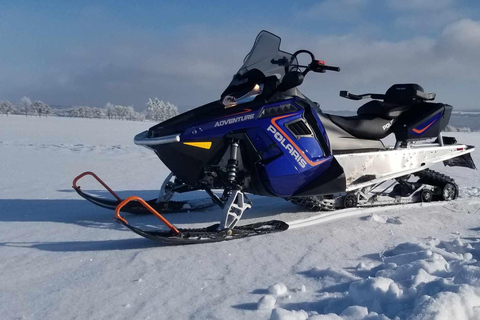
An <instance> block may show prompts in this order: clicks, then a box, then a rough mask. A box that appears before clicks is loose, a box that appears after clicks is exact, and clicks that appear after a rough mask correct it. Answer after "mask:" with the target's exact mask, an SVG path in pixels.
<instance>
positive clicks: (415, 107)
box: [73, 31, 475, 244]
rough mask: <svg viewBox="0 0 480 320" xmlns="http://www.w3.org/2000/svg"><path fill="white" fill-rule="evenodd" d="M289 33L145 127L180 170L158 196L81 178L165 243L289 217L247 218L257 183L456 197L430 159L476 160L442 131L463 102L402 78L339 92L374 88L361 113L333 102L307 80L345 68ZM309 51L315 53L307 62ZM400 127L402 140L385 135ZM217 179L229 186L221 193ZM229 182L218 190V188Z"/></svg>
mask: <svg viewBox="0 0 480 320" xmlns="http://www.w3.org/2000/svg"><path fill="white" fill-rule="evenodd" d="M280 42H281V40H280V38H279V37H278V36H276V35H274V34H272V33H270V32H267V31H262V32H260V34H258V36H257V38H256V40H255V43H254V45H253V48H252V49H251V51H250V52H249V53H248V54H247V56H246V57H245V59H244V61H243V65H242V67H241V68H240V70H239V71H238V72H237V73H236V74H235V75H234V77H233V80H232V81H231V83H230V84H229V85H228V87H227V88H226V89H225V91H224V92H223V93H222V95H221V97H220V99H219V100H217V101H214V102H211V103H208V104H206V105H203V106H201V107H198V108H196V109H193V110H190V111H188V112H185V113H183V114H180V115H178V116H176V117H174V118H171V119H169V120H166V121H164V122H162V123H159V124H157V125H155V126H153V127H151V128H150V129H149V130H147V131H144V132H142V133H139V134H138V135H136V136H135V138H134V142H135V144H137V145H140V146H145V147H147V148H149V149H151V150H153V151H154V152H155V153H156V155H157V156H158V157H159V158H160V160H161V161H162V162H163V163H164V164H165V165H166V166H167V167H168V168H169V169H170V170H171V172H172V173H171V174H170V175H169V176H168V177H167V179H166V180H165V182H164V183H163V185H162V188H161V190H160V195H159V197H158V198H157V199H153V200H150V201H143V200H142V199H140V198H139V197H130V198H127V199H125V200H123V199H121V198H120V197H118V196H117V195H116V194H115V193H114V192H113V191H112V190H111V189H110V188H109V187H108V186H107V185H106V184H105V183H103V181H101V180H100V179H99V178H98V177H97V176H94V177H96V178H97V180H99V181H100V183H102V184H103V185H104V186H105V187H106V188H107V190H109V191H110V192H111V193H112V194H113V195H114V196H115V197H116V198H117V200H116V201H111V200H107V199H103V198H97V197H94V196H92V195H89V194H87V193H84V192H83V191H82V190H81V189H80V187H79V186H77V181H78V180H79V179H80V178H81V177H82V176H84V175H86V174H90V175H92V174H93V173H84V174H82V175H80V176H78V177H77V178H76V179H75V181H74V184H73V186H74V189H75V190H76V191H77V192H78V193H79V194H80V195H81V196H83V197H84V198H86V199H87V200H89V201H91V202H93V203H95V204H97V205H100V206H103V207H106V208H111V209H115V216H116V219H117V220H118V221H119V222H120V223H122V224H124V225H125V226H126V227H128V228H129V229H131V230H132V231H134V232H136V233H137V234H139V235H141V236H143V237H146V238H149V239H152V240H156V241H161V242H164V243H173V244H179V243H182V244H183V243H198V242H214V241H223V240H231V239H236V238H243V237H248V236H252V235H258V234H265V233H272V232H278V231H283V230H286V229H288V223H285V222H283V221H277V220H273V221H267V222H260V223H255V224H250V225H243V226H239V225H237V224H238V222H239V221H240V219H241V217H242V215H243V213H244V212H245V210H247V209H249V208H250V207H251V205H252V202H251V200H250V199H249V198H248V196H247V194H248V193H250V194H254V195H262V196H270V197H280V198H283V199H286V200H289V201H291V202H293V203H295V204H297V205H301V206H304V207H306V208H308V209H312V210H335V209H341V208H353V207H365V206H383V205H393V204H404V203H413V202H430V201H437V200H445V201H449V200H454V199H455V198H457V196H458V187H457V185H456V184H455V181H454V180H453V179H451V178H449V177H447V176H445V175H443V174H440V173H437V172H435V171H433V170H431V169H429V168H430V167H431V166H433V165H434V164H436V163H440V162H443V163H444V164H445V165H447V166H462V167H468V168H472V169H475V164H474V162H473V160H472V157H471V155H470V154H471V152H473V151H474V147H473V146H468V145H464V144H459V143H457V142H456V140H455V139H454V138H452V137H444V136H442V131H443V130H444V129H445V127H446V126H447V124H448V122H449V119H450V115H451V113H452V106H450V105H448V104H443V103H434V102H432V101H433V100H434V99H435V94H434V93H427V92H425V91H424V90H423V88H422V87H421V86H420V85H418V84H395V85H393V86H391V87H390V88H389V89H388V90H387V91H386V92H385V94H373V93H367V94H360V95H357V94H352V93H350V92H348V91H341V92H340V96H341V97H343V98H347V99H351V100H362V99H370V101H368V102H367V103H365V104H364V105H362V106H361V107H360V108H359V109H358V110H357V115H356V116H350V117H344V116H338V115H333V114H326V113H324V112H322V110H321V109H320V106H319V105H318V104H317V103H315V102H313V101H311V100H310V99H308V98H307V97H306V96H304V95H303V94H302V93H301V92H300V91H299V89H298V87H299V86H300V85H301V84H302V83H303V81H304V79H305V77H306V76H307V74H309V73H310V72H315V73H325V72H327V71H334V72H338V71H340V68H339V67H334V66H328V65H326V64H325V62H324V61H321V60H317V59H316V58H315V56H314V54H313V53H312V52H310V51H308V50H298V51H296V52H295V53H293V54H290V53H287V52H285V51H282V50H280ZM299 55H304V56H306V57H307V58H308V59H309V61H310V62H309V63H308V64H303V65H302V64H299V62H298V59H297V57H298V56H299ZM390 134H393V135H394V136H395V139H396V143H395V145H394V146H391V147H387V146H385V145H384V143H383V142H382V139H384V138H385V137H387V136H389V135H390ZM194 190H204V191H205V192H206V193H207V194H208V195H209V198H210V199H211V200H209V201H207V202H200V203H194V202H191V201H190V202H185V201H183V202H182V201H177V202H175V201H172V200H171V199H172V196H173V195H174V193H183V192H190V191H194ZM214 190H221V191H222V190H223V192H221V193H219V194H217V193H216V192H214ZM217 192H218V191H217ZM212 203H213V204H216V205H218V206H219V207H220V208H221V209H222V215H221V219H220V222H219V223H218V224H215V225H212V226H210V227H207V228H200V229H181V228H177V227H175V226H173V225H172V224H170V222H168V220H167V219H165V218H164V217H163V215H162V214H163V213H167V212H173V211H182V210H183V211H185V210H188V211H190V210H196V209H204V208H206V207H208V206H210V205H212ZM121 212H132V213H142V212H151V213H152V214H154V215H156V216H157V217H158V218H159V219H160V220H161V221H162V222H163V223H164V224H165V225H166V226H167V227H168V228H169V230H167V231H165V230H156V231H151V230H150V231H147V230H142V229H140V228H137V227H135V226H132V225H130V224H129V223H128V222H127V220H126V219H125V218H124V217H122V216H121V214H120V213H121Z"/></svg>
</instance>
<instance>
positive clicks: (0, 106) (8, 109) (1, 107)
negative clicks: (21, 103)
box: [0, 101, 15, 117]
mask: <svg viewBox="0 0 480 320" xmlns="http://www.w3.org/2000/svg"><path fill="white" fill-rule="evenodd" d="M14 110H15V108H14V106H13V104H12V103H11V102H10V101H0V112H1V113H2V114H6V115H7V117H8V115H9V114H10V113H12V112H13V111H14Z"/></svg>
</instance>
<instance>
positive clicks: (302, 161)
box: [267, 125, 307, 168]
mask: <svg viewBox="0 0 480 320" xmlns="http://www.w3.org/2000/svg"><path fill="white" fill-rule="evenodd" d="M267 131H269V132H271V133H272V134H273V137H274V138H275V139H276V140H277V141H278V142H280V144H281V145H282V147H284V148H285V150H287V151H288V153H290V155H291V156H292V157H294V158H295V160H296V161H297V163H298V165H299V166H300V167H302V168H305V166H306V165H307V162H306V161H305V159H303V158H302V156H301V155H300V154H299V153H298V151H297V150H295V148H294V147H293V146H292V145H291V144H290V143H288V142H286V141H285V140H286V139H285V137H284V136H283V135H282V134H281V133H280V132H278V131H277V129H275V127H274V126H272V125H270V126H269V127H268V129H267Z"/></svg>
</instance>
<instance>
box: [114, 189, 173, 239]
mask: <svg viewBox="0 0 480 320" xmlns="http://www.w3.org/2000/svg"><path fill="white" fill-rule="evenodd" d="M130 201H138V202H140V204H141V205H142V206H144V207H145V208H146V209H147V210H148V211H150V213H152V214H153V215H155V216H156V217H157V218H158V219H160V220H161V221H162V222H163V223H164V224H165V225H166V226H167V227H169V228H170V230H172V231H173V232H174V233H175V234H179V233H180V231H178V229H177V228H175V226H174V225H172V224H171V223H170V222H168V220H167V219H165V218H164V217H163V216H162V215H161V214H160V213H158V212H157V211H156V210H155V209H153V208H152V207H151V206H150V205H149V204H148V203H147V202H145V200H143V199H142V198H140V197H137V196H131V197H128V198H127V199H125V200H123V201H122V202H121V203H120V204H119V205H118V206H117V208H116V209H115V217H116V218H117V219H118V220H120V221H122V222H123V223H124V224H128V221H127V220H125V218H123V217H122V216H121V215H120V210H121V209H122V208H123V207H124V206H125V205H126V204H127V203H129V202H130Z"/></svg>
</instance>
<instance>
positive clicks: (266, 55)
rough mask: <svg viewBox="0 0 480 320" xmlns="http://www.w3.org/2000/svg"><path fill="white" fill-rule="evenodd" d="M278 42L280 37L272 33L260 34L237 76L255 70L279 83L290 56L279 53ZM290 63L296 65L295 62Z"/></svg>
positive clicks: (282, 52)
mask: <svg viewBox="0 0 480 320" xmlns="http://www.w3.org/2000/svg"><path fill="white" fill-rule="evenodd" d="M280 42H281V39H280V37H278V36H276V35H274V34H273V33H270V32H268V31H262V32H260V33H259V34H258V36H257V38H256V39H255V43H254V44H253V48H252V50H251V51H250V52H249V53H248V54H247V56H246V57H245V59H243V65H242V67H241V68H240V70H238V73H237V74H240V75H243V74H245V73H246V72H248V71H250V70H252V69H257V70H259V71H261V72H262V73H263V74H264V76H265V77H270V76H276V77H277V78H278V80H280V81H281V80H282V78H283V76H284V75H285V65H286V64H287V63H289V62H290V59H291V58H292V54H291V53H288V52H285V51H281V50H280ZM295 60H296V59H295ZM292 62H293V64H298V63H297V61H292Z"/></svg>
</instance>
